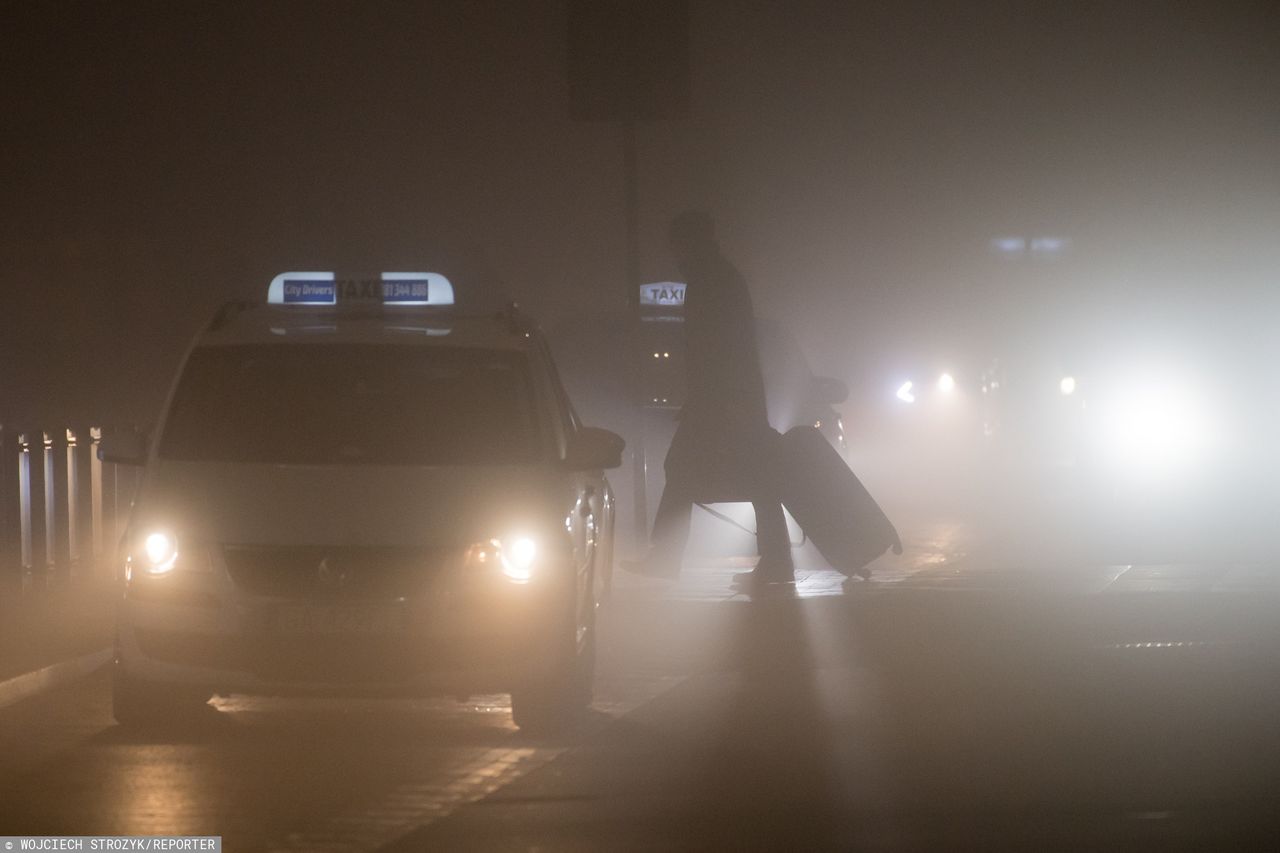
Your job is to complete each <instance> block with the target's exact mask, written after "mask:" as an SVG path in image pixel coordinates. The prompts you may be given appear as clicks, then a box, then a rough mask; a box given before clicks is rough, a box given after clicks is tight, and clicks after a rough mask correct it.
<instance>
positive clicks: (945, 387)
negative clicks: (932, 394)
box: [938, 373, 956, 394]
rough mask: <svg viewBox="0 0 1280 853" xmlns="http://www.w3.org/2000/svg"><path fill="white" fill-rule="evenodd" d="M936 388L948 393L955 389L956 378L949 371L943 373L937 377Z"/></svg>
mask: <svg viewBox="0 0 1280 853" xmlns="http://www.w3.org/2000/svg"><path fill="white" fill-rule="evenodd" d="M938 390H939V391H941V392H942V393H943V394H950V393H951V392H952V391H954V390H956V378H955V377H954V376H952V375H951V374H950V373H944V374H942V375H941V376H939V377H938Z"/></svg>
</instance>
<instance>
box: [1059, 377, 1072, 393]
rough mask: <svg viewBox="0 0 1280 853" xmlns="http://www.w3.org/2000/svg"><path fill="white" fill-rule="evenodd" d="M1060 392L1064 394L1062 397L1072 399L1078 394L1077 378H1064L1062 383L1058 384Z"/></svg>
mask: <svg viewBox="0 0 1280 853" xmlns="http://www.w3.org/2000/svg"><path fill="white" fill-rule="evenodd" d="M1058 390H1059V391H1061V392H1062V396H1064V397H1070V396H1071V395H1072V394H1074V393H1076V378H1075V377H1074V376H1064V377H1062V381H1061V382H1059V383H1058Z"/></svg>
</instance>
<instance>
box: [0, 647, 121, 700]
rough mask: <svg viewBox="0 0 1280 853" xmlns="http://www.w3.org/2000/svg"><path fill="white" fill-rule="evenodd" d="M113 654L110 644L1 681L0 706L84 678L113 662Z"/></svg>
mask: <svg viewBox="0 0 1280 853" xmlns="http://www.w3.org/2000/svg"><path fill="white" fill-rule="evenodd" d="M111 656H112V650H111V649H110V648H109V647H108V648H105V649H98V650H97V651H96V652H89V654H87V655H81V656H80V657H78V658H72V659H71V660H64V661H62V662H61V663H55V664H53V665H51V666H46V667H45V668H44V669H37V670H36V671H35V672H27V673H24V674H22V675H16V676H14V677H13V678H9V679H6V680H5V681H0V708H7V707H8V706H10V705H13V704H15V703H17V702H21V701H22V700H23V699H28V698H30V697H32V696H35V695H36V694H37V693H43V692H44V691H46V690H52V689H53V688H55V687H61V686H62V685H64V684H70V683H71V682H72V681H75V680H77V679H79V678H83V677H84V676H86V675H88V674H90V673H91V672H93V671H95V670H97V669H99V668H101V667H102V666H104V665H105V664H107V663H108V662H110V660H111Z"/></svg>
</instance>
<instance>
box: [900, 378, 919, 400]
mask: <svg viewBox="0 0 1280 853" xmlns="http://www.w3.org/2000/svg"><path fill="white" fill-rule="evenodd" d="M913 385H914V383H912V382H911V381H907V382H903V383H902V385H901V386H899V387H898V393H897V395H896V396H897V398H898V399H899V400H901V401H902V402H904V403H914V402H915V401H916V395H915V394H912V393H911V388H912V387H913Z"/></svg>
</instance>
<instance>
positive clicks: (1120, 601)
mask: <svg viewBox="0 0 1280 853" xmlns="http://www.w3.org/2000/svg"><path fill="white" fill-rule="evenodd" d="M907 540H908V541H907V545H908V549H907V554H906V555H904V557H903V558H901V559H900V560H898V561H895V562H886V563H885V564H884V565H883V566H880V567H879V568H880V571H879V572H878V576H877V577H878V579H877V580H876V581H874V582H871V583H865V584H864V583H857V582H854V583H851V584H844V583H842V582H841V578H840V577H839V576H838V575H835V574H833V573H830V572H827V571H823V570H821V569H819V568H814V567H813V566H815V565H816V561H814V560H812V559H809V558H811V556H812V555H806V560H805V561H804V563H803V564H802V571H801V578H800V583H799V584H798V587H797V594H796V596H794V597H790V596H768V597H764V598H761V599H757V600H754V601H751V600H748V599H746V598H745V597H743V596H741V595H736V594H735V593H734V591H733V589H732V588H731V586H730V579H731V575H732V573H733V571H735V570H738V569H740V568H741V566H740V564H739V563H740V561H734V560H724V561H715V562H707V564H706V565H700V566H698V567H697V568H694V569H693V570H691V571H689V572H688V573H687V575H686V577H685V578H684V580H682V581H681V582H680V583H679V584H678V585H675V586H669V585H665V584H662V583H659V582H649V581H642V580H626V581H623V582H621V583H620V585H619V588H618V590H617V594H616V596H615V600H614V602H613V604H612V606H611V608H610V612H609V613H608V618H607V620H606V623H605V624H606V630H607V642H606V643H605V647H604V649H603V652H602V658H601V664H600V680H599V689H598V691H597V692H598V701H597V703H596V709H595V712H594V713H593V714H592V716H591V718H590V719H589V720H588V721H587V722H586V723H585V724H584V725H583V726H582V727H581V728H580V729H579V730H578V731H576V732H574V733H572V734H569V735H566V736H563V737H558V738H551V739H546V738H544V739H538V738H531V737H527V736H525V735H522V734H521V733H519V732H517V731H516V730H515V729H514V727H513V726H512V724H511V720H510V713H509V710H508V707H507V704H506V702H505V697H500V696H494V697H472V699H470V700H468V701H466V702H457V701H454V700H432V701H421V702H382V701H311V700H256V699H255V700H250V699H240V698H230V699H219V700H216V701H215V702H214V703H213V705H212V706H211V708H210V710H209V713H208V715H207V719H205V720H203V721H201V722H200V724H198V725H195V726H193V727H191V728H190V729H188V730H184V731H181V732H172V733H168V734H165V735H156V736H151V737H146V736H139V735H134V734H130V733H126V732H124V731H122V730H121V729H118V728H116V727H114V726H113V725H112V723H111V720H110V715H109V690H108V684H107V678H106V677H105V674H104V673H99V674H98V675H95V676H93V677H90V678H88V679H85V680H83V681H81V682H79V683H76V684H74V685H71V686H68V687H66V688H63V689H60V690H58V691H55V692H51V693H48V694H45V695H43V696H41V697H38V698H36V699H33V700H28V701H26V702H23V703H20V704H18V705H15V706H13V707H10V708H7V709H4V710H0V756H2V758H0V762H2V763H3V773H2V774H0V834H8V833H44V834H53V833H60V834H129V833H146V834H158V833H174V834H217V835H222V836H223V837H224V840H225V844H226V847H225V849H227V850H230V851H240V850H335V851H336V850H342V851H355V850H374V849H383V848H386V849H397V850H426V849H442V850H452V849H466V850H473V849H492V850H534V849H537V850H596V849H654V848H658V849H661V848H681V849H821V848H850V847H867V848H872V849H936V848H940V847H950V848H957V847H966V848H973V849H991V848H997V847H1003V848H1009V849H1023V848H1031V847H1035V848H1043V847H1046V846H1053V845H1057V846H1061V847H1062V848H1064V849H1067V848H1070V849H1128V848H1131V847H1133V846H1138V845H1140V844H1142V843H1149V844H1150V845H1151V846H1152V847H1153V848H1159V849H1169V848H1175V847H1179V846H1182V847H1187V848H1195V847H1200V846H1204V845H1206V844H1208V843H1210V842H1212V843H1215V844H1218V843H1234V844H1236V845H1237V846H1239V845H1241V844H1244V843H1250V842H1252V841H1254V840H1256V839H1258V838H1259V837H1260V836H1259V835H1258V833H1263V832H1267V831H1271V832H1274V831H1275V830H1277V829H1280V821H1278V820H1277V817H1276V815H1277V814H1280V809H1277V808H1276V807H1277V805H1280V803H1277V801H1276V792H1277V791H1280V785H1277V783H1278V782H1280V778H1278V777H1280V725H1277V724H1276V721H1277V720H1280V678H1278V677H1277V676H1280V671H1278V670H1280V656H1277V654H1276V652H1277V651H1280V577H1277V576H1275V575H1273V574H1272V573H1271V572H1270V571H1269V569H1268V567H1267V566H1264V565H1258V564H1252V563H1238V564H1237V563H1222V564H1214V563H1200V564H1192V565H1164V566H1158V565H1157V566H1143V565H1113V564H1107V563H1105V562H1099V561H1085V562H1081V561H1079V560H1077V559H1074V558H1070V559H1069V558H1068V557H1067V556H1066V554H1067V552H1066V551H1065V550H1059V549H1054V550H1053V551H1052V553H1050V551H1049V549H1045V548H1043V547H1042V548H1041V556H1040V558H1039V559H1034V560H1029V559H1028V557H1027V552H1023V553H1022V554H1021V555H1018V554H1008V553H1006V554H1003V555H996V554H994V553H989V552H984V551H983V549H982V547H981V546H980V544H979V541H978V537H976V536H975V535H974V531H973V530H972V529H970V528H968V527H966V526H965V525H963V524H933V525H929V526H922V527H919V528H916V529H914V530H912V531H910V532H909V534H908V537H907ZM1042 546H1043V543H1042Z"/></svg>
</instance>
